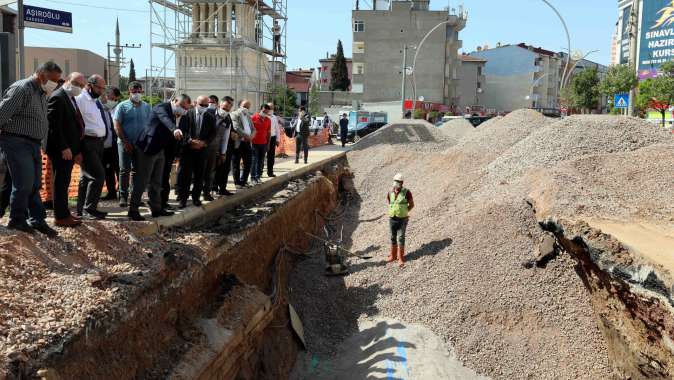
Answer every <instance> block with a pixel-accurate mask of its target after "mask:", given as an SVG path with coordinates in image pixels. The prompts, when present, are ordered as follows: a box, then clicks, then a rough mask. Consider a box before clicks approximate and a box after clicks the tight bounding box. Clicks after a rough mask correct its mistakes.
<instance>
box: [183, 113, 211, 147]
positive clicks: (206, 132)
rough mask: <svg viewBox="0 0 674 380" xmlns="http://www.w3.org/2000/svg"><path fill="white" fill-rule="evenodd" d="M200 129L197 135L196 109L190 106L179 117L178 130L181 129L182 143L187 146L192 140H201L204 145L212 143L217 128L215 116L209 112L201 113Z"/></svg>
mask: <svg viewBox="0 0 674 380" xmlns="http://www.w3.org/2000/svg"><path fill="white" fill-rule="evenodd" d="M202 118H203V121H202V123H201V131H200V133H199V135H197V111H196V109H195V108H192V109H191V110H189V112H187V115H185V116H183V117H181V118H180V130H181V131H183V136H184V137H183V140H182V141H183V144H184V145H185V146H186V147H188V146H189V144H190V143H191V142H192V140H201V141H204V142H205V143H206V147H207V148H208V146H209V145H211V144H212V143H213V141H214V140H215V137H216V133H217V130H216V128H215V116H214V115H213V114H212V113H211V112H204V114H203V115H202Z"/></svg>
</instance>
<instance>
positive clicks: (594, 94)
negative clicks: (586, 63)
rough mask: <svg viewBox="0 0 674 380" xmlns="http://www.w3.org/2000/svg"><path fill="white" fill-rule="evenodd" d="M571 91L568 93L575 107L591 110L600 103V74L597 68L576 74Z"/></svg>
mask: <svg viewBox="0 0 674 380" xmlns="http://www.w3.org/2000/svg"><path fill="white" fill-rule="evenodd" d="M569 90H570V92H569V94H568V95H567V96H568V97H569V101H570V103H571V104H572V105H573V107H575V108H579V109H582V110H584V111H585V110H590V109H593V108H596V107H597V104H599V76H598V75H597V69H596V68H594V67H593V68H591V69H585V70H583V71H581V72H580V73H578V74H576V75H575V76H574V77H573V80H572V81H571V88H570V89H569Z"/></svg>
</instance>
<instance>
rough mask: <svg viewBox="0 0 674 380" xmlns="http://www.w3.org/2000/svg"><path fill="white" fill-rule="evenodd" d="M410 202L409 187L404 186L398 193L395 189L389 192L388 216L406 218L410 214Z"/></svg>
mask: <svg viewBox="0 0 674 380" xmlns="http://www.w3.org/2000/svg"><path fill="white" fill-rule="evenodd" d="M409 212H410V204H409V203H408V202H407V189H405V188H402V189H400V192H399V193H398V194H397V195H396V193H395V192H394V191H392V192H391V194H389V204H388V216H390V217H391V218H400V219H405V218H407V216H408V215H409Z"/></svg>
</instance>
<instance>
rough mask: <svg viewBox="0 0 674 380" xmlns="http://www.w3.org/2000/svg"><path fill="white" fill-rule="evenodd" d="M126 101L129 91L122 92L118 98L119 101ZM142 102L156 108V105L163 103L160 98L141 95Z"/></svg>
mask: <svg viewBox="0 0 674 380" xmlns="http://www.w3.org/2000/svg"><path fill="white" fill-rule="evenodd" d="M128 99H129V91H122V96H121V97H120V98H119V101H120V102H123V101H125V100H128ZM143 101H144V102H146V103H148V104H150V105H151V106H156V105H157V104H159V103H161V102H163V100H162V98H161V97H160V96H150V95H143Z"/></svg>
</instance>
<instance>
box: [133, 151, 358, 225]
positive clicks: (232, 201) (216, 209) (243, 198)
mask: <svg viewBox="0 0 674 380" xmlns="http://www.w3.org/2000/svg"><path fill="white" fill-rule="evenodd" d="M344 157H346V152H341V153H339V154H337V155H335V156H332V157H328V158H325V159H323V160H321V161H318V162H314V163H312V164H309V165H307V166H304V167H302V168H300V169H298V170H295V171H292V172H290V173H287V174H283V175H280V176H278V177H275V178H272V179H270V180H268V181H266V182H263V183H262V184H261V185H258V186H255V187H254V188H252V189H250V190H247V191H243V192H241V193H237V194H235V195H233V196H231V197H227V198H220V199H216V200H215V201H213V202H210V203H208V204H205V205H203V206H200V207H191V208H188V209H186V210H184V211H183V212H181V213H178V214H175V215H172V216H167V217H163V218H158V219H156V220H153V221H151V222H150V223H146V224H145V225H144V226H142V227H140V228H138V229H136V231H135V235H137V236H138V237H147V236H151V235H153V234H156V233H158V232H159V231H161V230H162V229H169V228H176V227H184V226H187V225H191V224H203V223H206V222H207V221H209V220H211V219H214V218H216V217H217V216H219V215H220V214H222V213H223V212H225V211H227V210H230V209H233V208H234V207H236V206H238V205H240V204H242V203H246V202H249V201H250V200H252V199H255V198H257V197H259V196H260V195H261V194H264V193H266V192H268V191H270V190H271V189H273V188H275V187H281V186H283V185H285V184H287V183H288V182H290V181H293V180H295V179H297V178H301V177H304V176H306V175H307V174H310V173H312V172H315V171H318V170H320V169H322V168H323V167H325V166H326V165H328V164H330V163H332V162H335V161H339V160H341V159H343V158H344Z"/></svg>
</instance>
